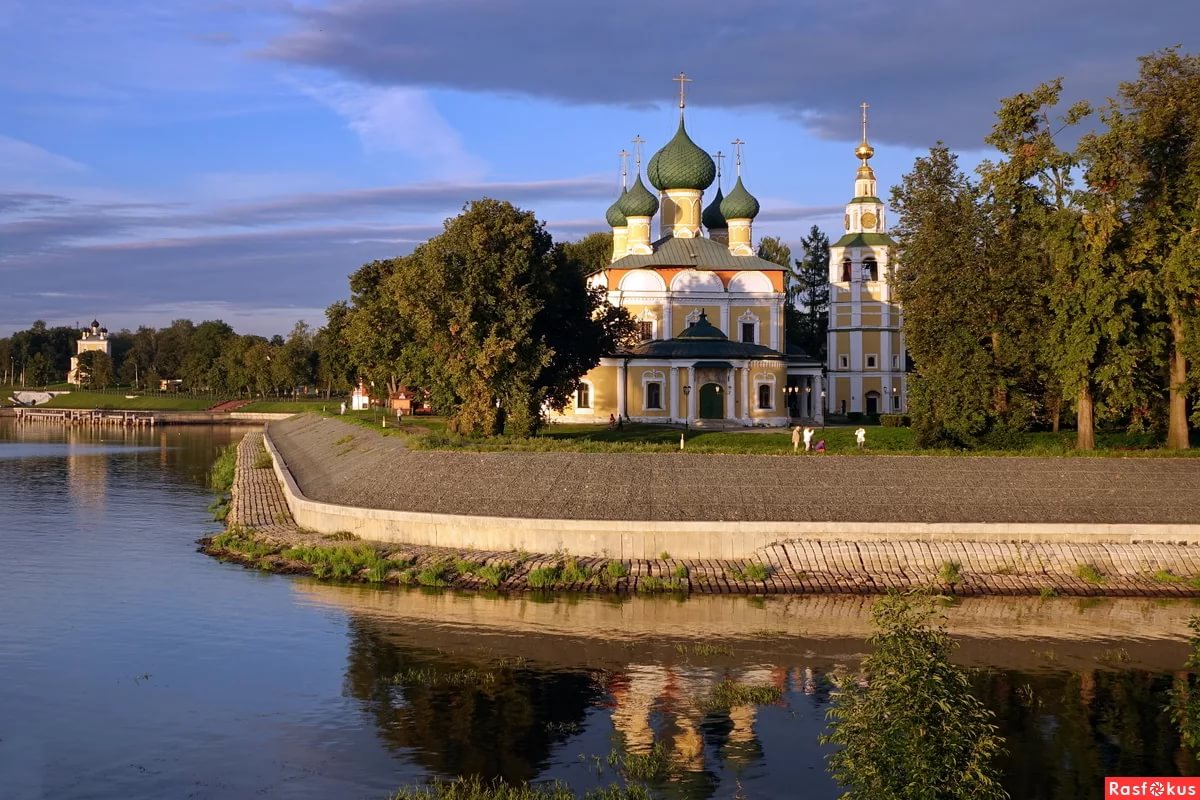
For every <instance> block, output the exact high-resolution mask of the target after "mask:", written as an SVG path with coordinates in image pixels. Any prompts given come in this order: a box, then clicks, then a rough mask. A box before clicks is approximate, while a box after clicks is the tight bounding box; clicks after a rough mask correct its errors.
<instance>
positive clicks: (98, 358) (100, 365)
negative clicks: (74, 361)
mask: <svg viewBox="0 0 1200 800" xmlns="http://www.w3.org/2000/svg"><path fill="white" fill-rule="evenodd" d="M113 379H114V371H113V362H112V359H111V358H110V357H109V355H108V353H105V352H104V351H103V350H85V351H84V352H82V353H80V354H79V383H80V385H81V386H82V387H83V388H85V389H107V388H108V387H109V386H111V385H112V383H113Z"/></svg>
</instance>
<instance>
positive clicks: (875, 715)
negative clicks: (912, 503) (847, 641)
mask: <svg viewBox="0 0 1200 800" xmlns="http://www.w3.org/2000/svg"><path fill="white" fill-rule="evenodd" d="M933 613H934V611H933V607H932V605H931V603H930V602H929V601H928V600H918V601H914V600H912V599H911V596H901V595H896V594H893V595H889V596H887V597H884V598H881V599H880V600H878V601H876V603H875V605H874V607H873V608H872V609H871V620H872V622H873V623H874V626H875V629H876V633H875V634H874V635H873V636H872V637H871V638H870V640H869V641H870V644H871V646H872V648H873V652H872V653H871V655H869V656H867V657H866V658H865V659H864V660H863V663H862V668H861V674H859V675H843V676H840V677H838V678H836V679H835V685H836V689H835V691H834V692H833V695H832V697H833V700H834V704H833V705H832V706H831V707H830V709H829V711H828V712H827V717H828V720H829V725H830V728H831V733H829V734H828V735H827V736H823V737H822V739H821V740H822V743H824V744H833V745H835V746H836V747H837V750H835V751H834V752H832V753H831V754H830V755H829V756H828V762H829V771H830V772H831V773H832V774H833V776H834V777H835V778H836V779H837V781H838V782H839V783H841V784H842V786H843V787H845V789H846V793H845V794H843V795H842V797H843V798H844V800H859V798H861V799H862V800H958V799H959V798H961V799H962V800H991V799H996V800H998V799H999V798H1007V797H1008V794H1007V793H1006V792H1005V791H1004V789H1003V787H1002V786H1001V785H1000V782H999V773H998V770H997V769H996V765H995V761H996V758H997V756H999V755H1000V754H1001V753H1002V751H1003V747H1004V741H1003V739H1002V738H1001V737H1000V736H999V735H998V734H997V732H996V726H995V725H994V724H993V722H992V713H991V712H990V711H989V710H988V709H987V708H986V707H985V706H984V704H983V703H982V702H980V700H979V699H978V698H976V697H975V696H974V695H973V694H972V693H971V686H970V681H969V679H968V675H967V673H966V672H965V671H964V670H962V669H960V668H959V667H956V666H955V665H954V664H952V663H951V662H950V653H951V652H952V651H953V649H954V646H955V645H954V641H953V640H952V639H951V638H950V637H949V635H947V634H946V631H945V629H944V628H943V627H940V626H936V627H935V626H934V625H932V624H931V618H932V616H933Z"/></svg>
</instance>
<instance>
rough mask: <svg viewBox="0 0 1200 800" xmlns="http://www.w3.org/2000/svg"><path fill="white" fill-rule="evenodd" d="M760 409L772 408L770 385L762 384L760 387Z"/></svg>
mask: <svg viewBox="0 0 1200 800" xmlns="http://www.w3.org/2000/svg"><path fill="white" fill-rule="evenodd" d="M758 407H759V408H771V407H772V405H771V386H770V384H766V383H760V384H759V385H758Z"/></svg>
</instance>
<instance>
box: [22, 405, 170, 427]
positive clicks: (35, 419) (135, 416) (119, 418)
mask: <svg viewBox="0 0 1200 800" xmlns="http://www.w3.org/2000/svg"><path fill="white" fill-rule="evenodd" d="M14 411H15V416H16V419H17V423H18V424H30V425H36V424H51V425H105V426H118V427H124V428H142V427H146V428H152V427H154V426H155V424H157V422H158V414H157V413H156V412H154V411H119V410H116V409H93V408H17V409H14Z"/></svg>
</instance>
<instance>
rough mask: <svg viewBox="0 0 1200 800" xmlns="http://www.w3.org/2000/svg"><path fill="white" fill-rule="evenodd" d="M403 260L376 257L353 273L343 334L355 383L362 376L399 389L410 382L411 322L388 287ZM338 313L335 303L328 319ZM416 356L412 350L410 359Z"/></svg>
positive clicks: (379, 384)
mask: <svg viewBox="0 0 1200 800" xmlns="http://www.w3.org/2000/svg"><path fill="white" fill-rule="evenodd" d="M401 261H402V259H387V260H383V261H372V262H370V263H369V264H364V265H363V266H362V267H360V268H359V269H358V270H357V271H355V272H354V273H352V274H351V275H350V306H349V309H348V311H347V312H346V314H345V319H344V321H343V325H342V334H341V336H342V339H343V341H344V342H345V345H346V349H347V356H348V358H349V361H350V366H351V368H352V372H353V373H354V374H353V375H352V376H351V383H353V382H354V378H355V377H361V378H365V379H367V380H369V381H371V382H373V383H375V384H376V385H378V386H386V387H387V388H388V390H389V391H391V392H395V391H396V390H397V389H399V387H400V385H401V384H402V383H405V382H407V381H406V380H405V375H406V374H407V372H408V370H409V366H408V365H407V364H406V360H405V347H406V345H407V344H408V343H409V342H410V341H411V340H412V333H411V325H410V321H409V320H407V319H405V318H404V317H402V316H401V315H400V309H399V306H398V305H397V299H396V296H395V294H394V293H393V292H391V291H388V289H387V284H388V279H389V278H391V276H392V275H393V274H394V273H395V272H396V270H397V269H398V268H399V266H400V263H401ZM335 305H336V304H335ZM338 314H340V312H338V311H335V310H334V309H333V307H332V306H331V307H330V308H329V309H326V311H325V315H326V319H330V318H332V317H333V316H336V315H338ZM414 358H415V357H414V356H413V354H412V353H411V352H410V353H409V356H408V360H409V361H413V360H414ZM412 368H413V369H414V370H415V369H416V367H415V366H413V367H412Z"/></svg>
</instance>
